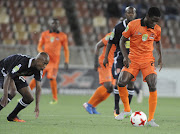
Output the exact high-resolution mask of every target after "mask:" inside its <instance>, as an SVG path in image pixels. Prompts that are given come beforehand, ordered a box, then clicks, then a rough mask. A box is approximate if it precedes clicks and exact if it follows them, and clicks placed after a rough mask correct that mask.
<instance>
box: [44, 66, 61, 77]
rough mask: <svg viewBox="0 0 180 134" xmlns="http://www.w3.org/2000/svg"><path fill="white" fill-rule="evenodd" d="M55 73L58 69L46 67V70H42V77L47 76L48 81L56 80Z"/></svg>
mask: <svg viewBox="0 0 180 134" xmlns="http://www.w3.org/2000/svg"><path fill="white" fill-rule="evenodd" d="M57 73H58V68H57V67H51V68H50V67H48V68H45V69H44V70H43V77H44V75H45V74H47V76H46V77H47V78H48V79H56V77H57Z"/></svg>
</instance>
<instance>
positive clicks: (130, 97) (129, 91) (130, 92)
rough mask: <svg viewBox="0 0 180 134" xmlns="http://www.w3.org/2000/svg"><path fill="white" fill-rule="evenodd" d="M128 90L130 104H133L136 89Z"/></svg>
mask: <svg viewBox="0 0 180 134" xmlns="http://www.w3.org/2000/svg"><path fill="white" fill-rule="evenodd" d="M127 90H128V94H129V95H128V98H129V104H131V100H132V97H133V95H134V89H130V88H128V89H127Z"/></svg>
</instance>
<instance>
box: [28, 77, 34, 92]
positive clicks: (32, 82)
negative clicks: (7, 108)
mask: <svg viewBox="0 0 180 134" xmlns="http://www.w3.org/2000/svg"><path fill="white" fill-rule="evenodd" d="M35 86H36V80H35V79H34V78H33V79H32V80H31V82H30V83H29V87H30V88H31V90H33V89H34V88H35Z"/></svg>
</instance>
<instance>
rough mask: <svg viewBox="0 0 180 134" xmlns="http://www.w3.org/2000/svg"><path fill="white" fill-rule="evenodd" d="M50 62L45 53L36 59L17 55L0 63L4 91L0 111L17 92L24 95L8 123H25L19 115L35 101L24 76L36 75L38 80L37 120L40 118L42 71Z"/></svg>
mask: <svg viewBox="0 0 180 134" xmlns="http://www.w3.org/2000/svg"><path fill="white" fill-rule="evenodd" d="M48 62H49V56H48V54H47V53H45V52H42V53H39V54H38V55H37V56H36V57H35V58H31V57H28V56H26V55H21V54H15V55H11V56H8V57H7V58H5V59H3V60H1V61H0V70H1V71H0V86H1V88H2V89H3V90H4V93H3V97H2V98H1V99H0V111H1V110H2V109H3V108H4V107H5V106H6V105H7V104H8V103H9V102H10V101H11V100H12V99H13V98H14V96H15V95H16V90H17V91H18V92H19V93H20V94H21V95H22V98H21V99H20V100H19V102H18V104H17V106H16V108H15V109H14V110H13V111H12V112H11V113H10V114H9V115H8V117H7V120H8V121H14V122H25V121H24V120H21V119H19V118H18V116H17V114H18V113H19V112H20V111H21V110H22V109H24V108H26V107H27V106H28V105H29V104H30V103H31V102H32V101H33V100H34V98H33V96H32V94H31V93H30V91H29V87H28V84H27V82H26V80H25V78H24V77H23V76H31V75H34V78H35V80H36V93H35V94H36V107H35V112H36V118H37V117H38V116H39V102H40V95H41V85H40V81H41V78H42V70H43V69H44V68H45V67H46V66H47V64H48ZM8 91H9V93H8Z"/></svg>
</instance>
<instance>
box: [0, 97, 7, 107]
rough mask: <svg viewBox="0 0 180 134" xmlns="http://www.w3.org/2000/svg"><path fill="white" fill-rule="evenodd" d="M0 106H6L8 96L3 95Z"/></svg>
mask: <svg viewBox="0 0 180 134" xmlns="http://www.w3.org/2000/svg"><path fill="white" fill-rule="evenodd" d="M0 104H1V106H3V107H5V106H6V105H7V104H8V96H7V95H4V96H3V97H2V99H1V102H0Z"/></svg>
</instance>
